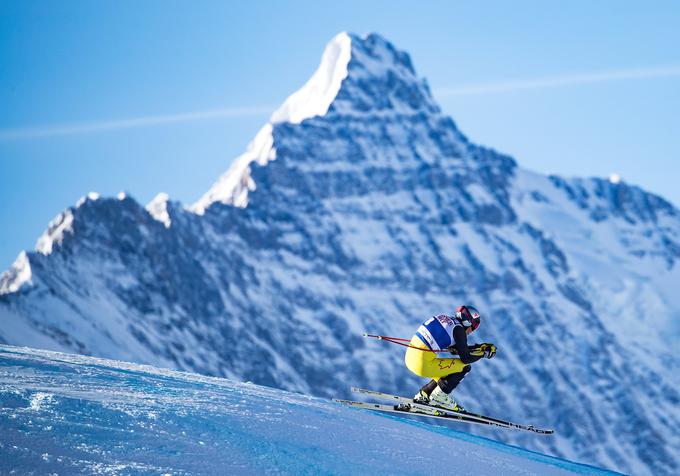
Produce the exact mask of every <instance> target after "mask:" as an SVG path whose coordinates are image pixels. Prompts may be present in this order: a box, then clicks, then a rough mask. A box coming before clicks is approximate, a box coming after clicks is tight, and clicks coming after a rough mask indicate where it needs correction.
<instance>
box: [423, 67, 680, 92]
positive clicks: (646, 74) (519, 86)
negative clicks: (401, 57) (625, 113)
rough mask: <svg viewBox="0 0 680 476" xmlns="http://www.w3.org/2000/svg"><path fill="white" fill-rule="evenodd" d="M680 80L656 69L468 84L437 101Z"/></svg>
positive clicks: (677, 71) (678, 72) (669, 70)
mask: <svg viewBox="0 0 680 476" xmlns="http://www.w3.org/2000/svg"><path fill="white" fill-rule="evenodd" d="M678 76H680V66H659V67H653V68H637V69H623V70H615V71H603V72H598V73H577V74H564V75H560V76H546V77H543V78H533V79H518V80H515V81H499V82H490V83H480V84H469V85H462V86H456V87H451V88H437V89H435V90H434V94H435V96H437V97H449V96H470V95H473V94H493V93H505V92H512V91H521V90H526V89H543V88H554V87H559V86H569V85H572V84H588V83H603V82H609V81H622V80H629V79H647V78H670V77H678Z"/></svg>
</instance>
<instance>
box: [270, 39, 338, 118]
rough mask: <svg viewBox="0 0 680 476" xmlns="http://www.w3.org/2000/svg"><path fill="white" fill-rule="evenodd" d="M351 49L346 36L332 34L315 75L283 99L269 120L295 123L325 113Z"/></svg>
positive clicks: (336, 89)
mask: <svg viewBox="0 0 680 476" xmlns="http://www.w3.org/2000/svg"><path fill="white" fill-rule="evenodd" d="M351 50H352V39H351V37H350V35H348V34H347V33H345V32H342V33H339V34H338V35H336V36H335V37H334V38H333V39H332V40H331V41H330V42H329V43H328V44H327V45H326V48H325V49H324V52H323V55H322V56H321V64H320V65H319V67H318V68H317V70H316V72H315V73H314V74H313V75H312V77H311V78H309V80H308V81H307V82H306V83H305V85H304V86H302V88H300V89H299V90H298V91H297V92H295V93H293V94H292V95H291V96H290V97H289V98H288V99H286V101H285V102H284V103H283V105H282V106H281V107H280V108H278V109H277V110H276V111H275V112H274V114H272V116H271V119H270V121H271V122H273V123H277V122H290V123H293V124H299V123H300V122H302V121H303V120H305V119H308V118H310V117H314V116H323V115H324V114H326V112H327V111H328V107H329V106H330V105H331V103H332V102H333V100H334V99H335V96H336V95H337V94H338V91H339V90H340V85H341V84H342V81H343V80H344V79H345V78H346V77H347V65H348V63H349V61H350V57H351Z"/></svg>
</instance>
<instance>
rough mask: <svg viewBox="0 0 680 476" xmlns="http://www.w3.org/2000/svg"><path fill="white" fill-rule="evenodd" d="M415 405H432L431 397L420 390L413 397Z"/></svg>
mask: <svg viewBox="0 0 680 476" xmlns="http://www.w3.org/2000/svg"><path fill="white" fill-rule="evenodd" d="M413 403H420V404H421V405H429V404H430V397H429V396H428V395H427V393H425V391H424V390H423V389H422V388H421V389H420V390H418V393H416V394H415V395H414V396H413Z"/></svg>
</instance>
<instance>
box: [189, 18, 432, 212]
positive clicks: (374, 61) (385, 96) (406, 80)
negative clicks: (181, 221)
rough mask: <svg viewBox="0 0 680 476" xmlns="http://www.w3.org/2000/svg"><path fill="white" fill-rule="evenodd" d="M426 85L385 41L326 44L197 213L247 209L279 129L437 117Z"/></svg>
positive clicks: (346, 37) (344, 36)
mask: <svg viewBox="0 0 680 476" xmlns="http://www.w3.org/2000/svg"><path fill="white" fill-rule="evenodd" d="M439 111H440V110H439V107H438V106H437V105H436V104H435V102H434V100H433V98H432V95H431V93H430V90H429V87H428V86H427V83H426V81H425V80H421V79H418V77H417V76H416V73H415V70H414V69H413V64H412V62H411V58H410V57H409V55H408V53H406V52H404V51H400V50H398V49H397V48H395V47H394V45H392V44H391V43H390V42H389V41H387V40H386V39H385V38H383V37H382V36H380V35H378V34H375V33H371V34H369V35H366V36H365V37H360V36H357V35H354V34H348V33H345V32H343V33H340V34H338V35H337V36H335V37H334V38H333V39H332V40H331V41H330V42H329V43H328V45H326V48H325V50H324V53H323V55H322V57H321V64H320V65H319V67H318V68H317V70H316V72H315V73H314V74H313V75H312V77H311V78H310V79H309V81H307V83H305V85H304V86H303V87H302V88H301V89H299V90H298V91H297V92H295V93H293V94H292V95H291V96H290V97H289V98H288V99H286V101H284V103H283V105H282V106H281V107H280V108H279V109H277V110H276V111H275V112H274V113H273V114H272V116H271V118H270V120H269V122H268V123H267V124H265V126H264V127H263V128H262V129H261V130H260V132H258V134H257V135H256V137H255V139H254V140H253V141H252V142H251V143H250V144H249V145H248V147H247V149H246V152H245V153H244V154H242V155H241V156H239V157H238V158H237V159H236V160H234V162H233V163H232V165H231V167H230V168H229V170H227V172H226V173H225V174H224V175H222V176H221V177H220V178H219V179H218V181H217V182H216V183H215V184H214V185H213V186H212V187H211V188H210V190H208V192H207V193H206V194H204V195H203V197H201V198H200V199H199V200H198V201H197V202H196V203H195V204H194V205H192V207H191V209H192V210H193V211H195V212H197V213H199V214H202V213H203V212H204V211H205V209H206V208H207V207H209V206H210V205H211V204H212V203H215V202H221V203H225V204H232V205H236V206H239V207H244V206H246V205H247V203H248V192H249V191H252V190H254V189H255V187H256V184H255V182H254V181H253V180H252V177H251V165H252V164H257V165H265V164H267V163H268V162H269V161H270V160H274V159H275V158H276V144H275V141H274V135H275V128H276V127H277V126H278V125H280V124H285V123H289V124H299V123H301V122H302V121H304V120H306V119H311V118H314V117H318V116H327V115H330V116H338V115H340V116H342V115H348V116H353V117H356V116H362V115H363V116H365V117H366V119H370V118H371V117H373V116H377V115H380V116H381V117H384V116H385V115H391V116H394V117H397V116H401V115H413V114H437V113H439Z"/></svg>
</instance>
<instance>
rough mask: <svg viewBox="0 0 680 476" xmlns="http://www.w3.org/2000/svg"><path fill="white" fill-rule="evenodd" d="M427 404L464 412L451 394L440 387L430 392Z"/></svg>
mask: <svg viewBox="0 0 680 476" xmlns="http://www.w3.org/2000/svg"><path fill="white" fill-rule="evenodd" d="M429 400H430V402H429V405H431V406H433V407H439V408H443V409H444V410H451V411H454V412H464V411H465V408H463V406H462V405H459V404H458V403H457V402H456V401H455V400H454V399H453V397H452V396H451V395H449V394H446V393H444V392H443V391H442V389H441V388H439V387H437V388H435V389H434V390H433V391H432V393H431V394H430V398H429ZM414 401H415V399H414Z"/></svg>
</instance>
